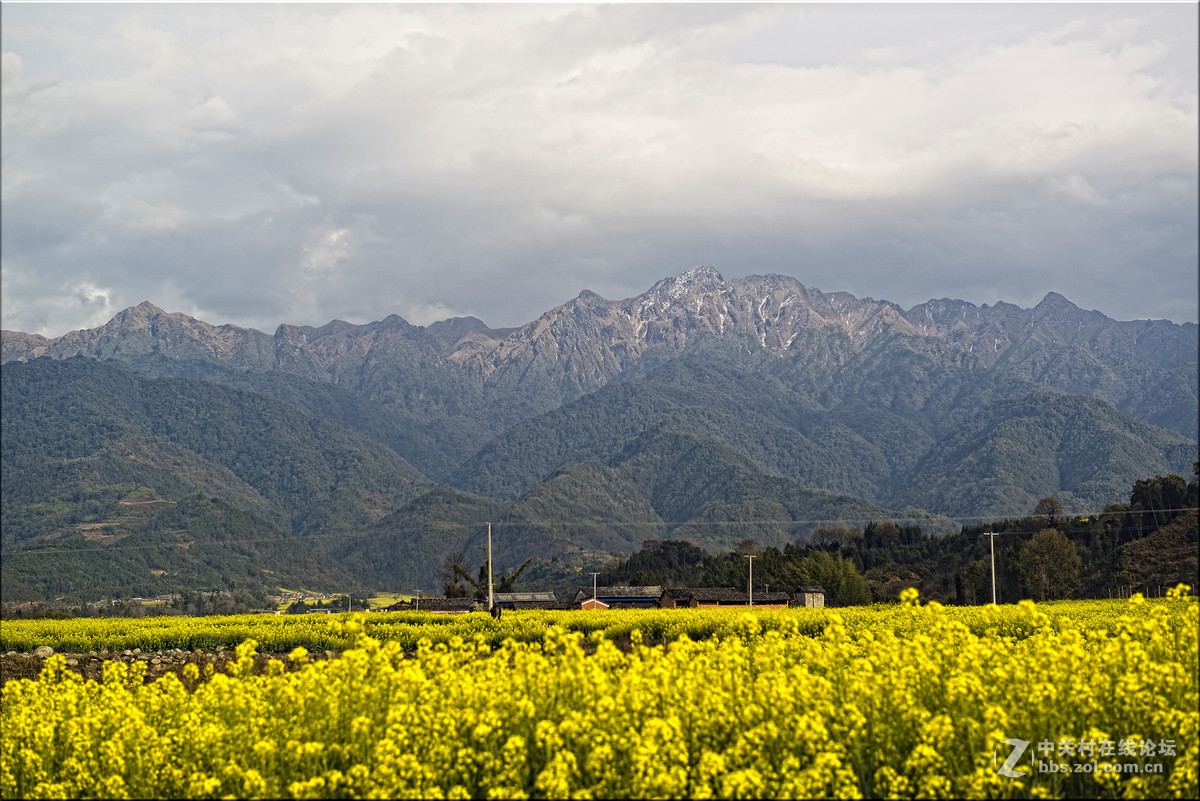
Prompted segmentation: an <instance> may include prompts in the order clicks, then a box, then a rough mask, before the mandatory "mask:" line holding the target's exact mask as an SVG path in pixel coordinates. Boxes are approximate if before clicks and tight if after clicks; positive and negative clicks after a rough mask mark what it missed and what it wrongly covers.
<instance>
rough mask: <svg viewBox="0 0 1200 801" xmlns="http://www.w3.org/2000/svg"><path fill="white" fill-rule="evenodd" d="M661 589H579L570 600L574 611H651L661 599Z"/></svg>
mask: <svg viewBox="0 0 1200 801" xmlns="http://www.w3.org/2000/svg"><path fill="white" fill-rule="evenodd" d="M662 594H663V588H662V587H658V586H655V587H596V593H595V597H592V588H591V587H580V589H579V592H577V593H575V598H574V599H572V602H571V605H572V608H576V609H653V608H654V607H656V606H658V605H659V600H660V599H661V598H662Z"/></svg>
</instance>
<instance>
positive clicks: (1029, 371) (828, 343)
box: [0, 268, 1200, 599]
mask: <svg viewBox="0 0 1200 801" xmlns="http://www.w3.org/2000/svg"><path fill="white" fill-rule="evenodd" d="M0 345H2V352H3V360H4V367H3V425H4V438H3V493H4V495H3V512H2V514H3V524H4V526H3V541H2V542H3V548H4V553H5V560H4V568H3V569H4V570H5V577H6V581H5V588H4V593H5V598H6V599H8V598H9V597H10V595H11V592H10V584H9V581H8V580H7V579H8V578H9V577H10V567H9V565H10V563H11V564H17V562H15V561H12V560H10V558H9V557H10V555H12V554H16V553H20V552H29V553H28V554H27V555H26V556H24V557H22V559H23V560H25V561H23V562H21V563H20V564H22V565H25V564H28V563H31V560H33V559H34V557H33V555H32V554H33V553H34V552H41V551H53V550H56V549H58V550H62V549H74V550H77V551H79V552H80V553H82V554H84V556H85V557H87V554H99V553H108V554H110V555H112V554H119V553H122V552H121V551H118V550H116V549H117V548H118V547H124V548H127V549H128V550H127V551H126V553H133V552H134V550H135V548H144V549H148V550H144V551H143V552H142V553H143V554H145V553H149V552H150V551H151V550H153V549H158V550H157V551H154V552H155V553H158V552H160V551H162V549H163V548H165V547H167V545H168V542H167V540H166V539H164V538H163V537H164V535H162V531H166V530H174V529H171V525H173V524H168V523H167V522H161V525H160V523H159V522H156V521H158V520H159V517H160V516H162V515H165V514H166V513H167V509H168V507H177V506H180V505H183V504H187V503H197V504H199V503H202V502H208V501H211V499H217V501H219V502H220V503H221V504H223V505H224V506H223V507H222V508H227V509H228V510H230V511H229V512H228V513H227V514H226V515H225V517H224V518H223V519H226V520H233V519H234V513H235V512H236V513H237V514H243V513H244V514H245V515H248V516H250V517H247V518H240V517H239V518H237V519H238V520H239V521H241V520H243V519H245V520H250V519H252V520H253V521H254V522H253V524H252V525H251V524H249V523H246V524H245V525H243V523H240V522H239V523H238V524H237V525H238V526H241V527H242V528H245V530H247V531H249V530H250V529H253V530H254V531H256V532H257V533H256V534H254V537H255V538H256V541H260V542H263V543H268V542H269V541H273V540H272V538H274V537H278V538H283V539H282V540H280V542H284V541H286V542H289V543H291V544H292V545H291V546H289V547H294V549H295V550H294V553H295V554H296V555H297V559H298V560H300V557H301V555H302V554H305V553H309V552H310V551H303V550H302V548H307V549H311V553H313V554H317V555H319V560H323V563H324V564H325V565H326V566H327V567H328V568H329V569H330V570H333V571H341V572H339V573H338V574H337V575H332V574H331V575H329V576H328V577H326V578H324V579H322V578H321V577H320V576H317V575H313V576H311V577H310V578H311V579H312V580H322V581H329V582H334V581H339V582H340V581H345V580H346V576H349V577H350V578H351V579H352V580H356V581H361V582H365V583H369V584H370V585H372V586H377V587H380V588H393V589H417V588H421V589H429V590H432V589H437V588H438V587H439V586H440V585H439V583H438V580H437V578H436V572H437V568H438V565H439V564H440V563H441V562H442V560H443V559H444V558H445V557H446V556H448V555H450V554H454V553H459V552H462V553H468V554H471V555H473V554H472V550H473V549H477V547H478V543H479V537H480V534H481V532H482V530H483V529H482V527H481V524H482V522H483V521H484V520H491V521H492V522H493V523H495V524H496V526H497V527H498V528H497V532H498V533H503V535H504V537H505V539H504V540H503V542H504V543H505V544H506V546H507V547H508V550H507V551H506V552H504V553H505V556H504V559H505V560H507V561H508V562H509V563H510V564H512V565H516V564H519V563H520V562H522V561H523V560H524V559H526V558H528V557H530V556H535V557H540V558H543V559H547V560H549V559H557V560H559V561H560V562H562V563H564V564H568V563H569V564H573V565H575V567H576V569H579V567H580V566H581V565H582V564H585V563H587V564H594V563H595V562H596V560H601V561H602V560H603V559H604V558H606V556H607V555H609V554H613V553H630V552H632V551H633V550H636V548H637V547H638V546H639V545H640V543H641V542H642V541H643V540H646V539H668V538H672V537H675V538H686V539H689V540H690V541H693V542H697V543H699V544H703V545H707V546H711V547H717V548H726V547H729V546H731V545H734V544H736V543H737V542H739V541H741V540H742V539H744V538H747V537H749V538H754V539H756V540H758V541H759V542H760V543H762V544H764V545H767V544H776V545H783V544H785V543H787V542H789V541H791V540H793V539H795V538H798V537H801V538H802V537H804V536H806V535H807V534H808V533H810V532H811V531H813V530H814V529H815V528H816V527H818V526H829V525H842V524H845V525H860V526H861V525H864V524H866V523H868V522H870V521H872V520H876V521H878V520H881V519H889V520H897V521H901V522H903V523H905V524H909V525H912V524H915V525H921V526H922V527H923V528H924V529H925V530H926V531H943V532H947V531H952V530H955V529H956V528H957V526H956V523H955V522H954V521H958V522H963V521H966V522H970V521H973V520H977V519H993V518H1000V517H1007V516H1019V515H1023V514H1027V513H1028V512H1029V511H1030V510H1032V508H1033V506H1034V505H1035V504H1036V503H1037V501H1038V499H1039V498H1042V497H1045V496H1048V495H1054V496H1056V497H1057V498H1058V499H1059V500H1060V501H1062V503H1063V505H1064V507H1065V510H1066V512H1067V513H1085V512H1090V511H1098V510H1100V509H1102V508H1103V507H1104V505H1106V504H1109V503H1116V502H1121V501H1123V500H1125V499H1126V497H1127V493H1128V491H1129V490H1128V488H1129V487H1130V486H1131V485H1133V483H1134V482H1135V481H1137V480H1139V479H1143V478H1146V477H1148V476H1154V475H1161V474H1166V473H1180V474H1184V475H1187V474H1189V471H1190V469H1191V464H1192V462H1193V461H1194V460H1195V459H1196V455H1197V451H1196V437H1197V426H1198V411H1197V409H1198V402H1197V398H1198V395H1200V392H1198V386H1197V348H1198V332H1197V326H1196V325H1195V324H1190V323H1189V324H1185V325H1176V324H1173V323H1170V322H1167V321H1161V320H1156V321H1136V322H1118V321H1114V320H1110V319H1108V318H1106V317H1105V316H1104V315H1102V314H1100V313H1098V312H1088V311H1083V310H1081V309H1079V308H1077V307H1075V306H1074V305H1072V304H1071V303H1070V302H1069V301H1067V300H1066V299H1065V298H1063V297H1061V296H1059V295H1055V294H1051V295H1048V296H1047V297H1046V299H1045V300H1044V301H1043V302H1042V303H1040V304H1039V305H1038V306H1037V307H1035V308H1033V309H1020V308H1018V307H1016V306H1012V305H1009V304H1004V303H999V304H996V305H994V306H982V307H977V306H974V305H972V304H969V303H966V302H963V301H951V300H938V301H930V302H928V303H925V304H922V305H920V306H917V307H915V308H913V309H909V310H907V311H905V310H903V309H901V308H900V307H898V306H896V305H895V304H891V303H887V302H882V301H875V300H871V299H869V298H868V299H860V298H855V297H853V296H850V295H848V294H845V293H834V294H827V293H823V292H820V291H818V290H815V289H811V288H807V287H805V286H803V285H801V284H799V283H798V282H796V281H795V280H793V279H791V278H786V277H782V276H751V277H747V278H743V279H737V280H729V281H726V280H724V279H723V278H722V276H721V275H720V274H719V273H717V272H716V271H715V270H713V269H711V268H697V269H695V270H691V271H689V272H687V273H685V274H683V275H681V276H678V277H676V278H670V279H665V280H663V281H660V282H659V283H657V284H655V285H654V286H653V287H652V288H651V289H650V290H648V291H647V292H646V293H645V294H643V295H640V296H638V297H635V298H630V299H626V300H615V301H610V300H606V299H604V298H601V297H600V296H598V295H596V294H595V293H592V292H583V293H582V294H581V295H580V296H579V297H578V298H576V299H574V300H572V301H570V302H568V303H566V304H564V305H562V306H560V307H557V308H555V309H551V310H550V311H547V312H546V313H545V314H544V315H542V316H541V317H540V318H538V319H537V320H535V321H533V322H530V323H528V324H526V325H524V326H521V327H518V328H512V329H492V328H488V327H487V326H486V325H485V324H484V323H483V322H481V321H479V320H475V319H473V318H462V319H455V320H448V321H443V322H440V323H435V324H433V325H430V326H424V327H422V326H412V325H409V324H408V323H407V322H405V321H404V320H402V319H400V318H399V317H396V316H392V317H388V318H387V319H385V320H382V321H379V322H375V323H369V324H366V325H351V324H349V323H345V322H341V321H334V322H331V323H329V324H328V325H325V326H322V327H320V328H311V327H302V326H291V325H281V326H280V327H279V328H278V330H277V331H276V332H275V333H274V335H270V334H266V333H263V332H260V331H255V330H252V329H244V328H238V327H235V326H229V325H225V326H213V325H210V324H208V323H205V322H201V321H199V320H195V319H192V318H189V317H187V316H186V315H182V314H168V313H166V312H163V311H161V310H159V309H157V308H156V307H154V306H153V305H151V304H149V303H143V304H142V305H140V306H137V307H134V308H130V309H127V310H125V311H124V312H121V313H120V314H118V315H117V316H116V317H114V318H113V320H112V321H110V322H109V323H108V324H106V325H105V326H102V327H100V328H97V329H92V330H87V331H75V332H72V333H70V334H67V335H65V336H62V337H59V338H57V339H47V338H44V337H41V336H37V335H32V334H23V333H19V332H8V331H6V332H4V333H3V338H2V340H0ZM210 517H211V515H210ZM951 518H953V520H951ZM197 519H198V518H197ZM229 525H233V524H232V523H230V524H229ZM247 526H248V528H247ZM156 527H157V528H156ZM177 528H178V527H177ZM184 528H186V527H184ZM239 530H241V529H239ZM151 531H154V532H158V533H156V534H153V536H154V537H158V539H147V540H145V543H144V544H138V542H139V541H138V540H137V539H136V538H137V537H150V536H151V534H150V532H151ZM265 531H270V532H272V533H271V534H270V535H268V534H265V533H263V532H265ZM249 536H250V535H249V534H246V535H244V536H241V535H239V537H240V538H241V539H243V540H244V539H246V538H248V537H249ZM218 539H219V538H218ZM234 539H238V538H234ZM222 541H223V540H222ZM122 543H124V545H122ZM176 545H177V544H176ZM213 547H225V546H219V545H214V546H213ZM230 547H231V546H230ZM269 550H270V549H269V548H267V547H266V546H265V545H264V548H263V552H261V553H258V552H256V553H253V554H244V553H243V554H240V556H238V558H244V559H245V560H246V562H245V564H242V563H239V564H242V567H241V568H239V569H240V571H241V572H240V574H239V575H243V574H244V575H246V576H250V575H251V574H252V573H254V570H257V571H258V573H257V574H255V575H256V578H255V580H266V579H264V577H270V576H272V575H274V574H275V573H278V570H277V568H280V567H282V566H283V565H282V564H280V563H277V562H271V564H267V562H270V560H271V559H273V558H274V557H272V556H270V554H269V553H267V551H269ZM286 552H287V548H283V549H282V550H281V551H280V552H279V553H281V554H284V553H286ZM213 558H214V559H216V557H213ZM230 558H233V557H232V556H231V557H230ZM281 558H282V557H281ZM218 561H219V560H218ZM285 561H286V559H285ZM52 562H53V559H52V558H51V557H48V556H47V557H44V558H42V559H41V561H40V562H32V563H33V564H44V565H50V564H51V563H52ZM139 564H140V563H139ZM147 564H148V563H147ZM164 564H165V563H164ZM247 565H249V567H247ZM226 567H228V570H225V571H224V573H222V572H221V571H218V572H217V577H218V578H219V577H220V576H221V575H228V574H229V573H231V572H236V571H235V570H234V568H233V567H232V563H230V564H229V565H226ZM22 569H23V570H25V571H26V572H25V573H22V578H21V579H20V581H19V582H17V581H14V582H13V584H12V586H19V587H31V588H37V587H42V588H43V589H45V588H47V587H49V586H50V584H49V583H46V582H43V583H42V584H38V581H39V578H38V576H39V571H43V572H44V571H50V572H51V573H53V572H54V570H53V569H52V568H49V567H45V568H36V567H35V568H24V567H23V568H22ZM113 569H114V570H115V568H113ZM122 569H124V568H122ZM129 570H130V571H132V572H131V575H132V574H136V573H137V572H138V571H140V570H142V567H141V566H138V567H130V568H129ZM145 570H146V571H151V570H152V571H163V572H154V573H152V575H154V576H156V577H157V578H156V579H155V580H156V581H158V580H159V579H161V577H162V576H164V575H176V576H183V577H186V575H187V574H188V573H189V571H192V572H194V570H193V568H191V567H182V566H177V567H176V568H174V569H171V568H168V567H146V568H145ZM265 571H273V572H265ZM531 574H532V573H531ZM72 575H75V576H76V578H75V579H74V581H75V582H76V584H75V585H73V586H79V582H84V583H88V580H87V575H88V573H87V571H77V572H76V573H75V574H72ZM96 575H97V576H98V575H102V572H101V573H100V574H96ZM60 578H61V577H60ZM209 579H211V576H210V577H209V578H206V579H205V580H206V581H207V580H209ZM54 580H55V581H58V580H59V579H58V578H56V579H54ZM179 580H180V581H183V580H184V579H183V578H180V579H179ZM122 582H124V579H122ZM99 583H102V581H101V579H100V578H95V580H93V581H91V583H90V584H89V586H91V587H93V588H95V587H97V586H98V585H99ZM54 586H56V587H60V586H63V585H62V584H61V583H60V584H55V585H54ZM122 586H126V585H125V584H122ZM39 591H40V590H39ZM30 592H31V593H33V592H35V590H32V589H31V590H30Z"/></svg>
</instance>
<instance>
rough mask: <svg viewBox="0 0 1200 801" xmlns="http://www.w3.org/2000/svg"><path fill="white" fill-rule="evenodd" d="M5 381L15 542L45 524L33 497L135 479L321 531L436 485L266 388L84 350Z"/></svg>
mask: <svg viewBox="0 0 1200 801" xmlns="http://www.w3.org/2000/svg"><path fill="white" fill-rule="evenodd" d="M2 378H3V409H2V414H3V427H4V433H5V436H4V440H3V449H2V454H3V466H4V473H3V486H4V498H5V502H4V515H5V521H6V524H7V523H16V524H17V525H14V526H11V527H10V526H9V525H6V526H5V534H4V536H5V542H6V543H7V542H19V541H21V540H23V539H27V538H28V537H29V536H30V535H31V534H32V533H33V532H32V530H30V529H23V528H22V526H21V525H20V523H21V522H22V521H23V520H32V519H33V515H32V512H30V511H29V507H31V506H33V505H36V504H39V503H48V502H64V503H67V504H68V505H69V506H71V505H74V506H76V507H78V506H79V505H80V504H81V503H83V494H84V493H86V492H87V491H89V489H92V488H95V487H103V486H105V485H109V484H118V483H122V482H125V481H137V482H139V483H143V484H145V485H147V486H150V487H152V488H154V489H156V490H158V491H159V492H162V493H163V494H164V497H167V498H168V499H172V500H174V499H177V498H178V497H180V496H181V495H183V494H189V493H193V492H202V493H205V494H207V495H219V496H220V497H222V498H224V499H226V500H227V501H228V502H230V503H232V504H237V505H240V506H243V508H246V509H251V510H256V511H258V512H259V513H260V514H263V515H264V516H266V517H267V518H268V519H270V520H273V521H275V522H276V523H277V524H279V525H280V526H282V527H283V528H284V530H287V531H292V532H294V533H297V534H300V535H306V536H313V537H320V536H328V535H330V534H332V533H337V532H345V531H349V530H352V529H356V528H362V527H365V526H367V525H370V524H371V523H373V522H374V521H376V520H378V519H379V518H381V517H382V516H383V515H385V514H386V513H388V512H389V511H391V510H392V509H394V508H397V507H398V506H400V505H402V504H403V503H404V502H405V501H407V500H409V499H410V498H412V497H414V496H415V495H417V494H419V493H420V492H423V491H424V490H425V489H426V488H427V487H428V486H429V484H428V482H427V481H426V480H425V479H424V478H423V477H422V476H421V475H420V474H419V473H418V472H417V471H416V470H414V469H413V468H412V467H411V466H409V465H407V464H406V463H405V462H404V461H403V460H402V459H400V458H399V457H398V456H397V455H396V454H395V453H394V452H393V451H391V450H389V449H388V448H386V447H384V446H382V445H380V444H378V443H376V442H373V441H371V440H369V439H367V438H366V437H364V436H362V435H361V434H358V433H356V432H354V431H351V430H349V429H347V428H345V427H343V426H340V425H337V424H335V423H333V422H330V421H328V420H324V419H321V418H317V417H314V416H312V415H309V414H306V413H304V412H302V411H300V410H299V409H297V408H295V407H293V406H290V405H288V404H284V403H280V402H279V401H276V400H273V399H271V398H267V397H265V396H262V395H256V394H251V393H248V392H242V391H239V390H234V389H230V388H226V387H221V386H217V385H215V384H209V383H204V382H197V381H188V380H182V379H151V378H146V377H143V376H139V375H136V374H134V373H131V372H130V371H129V370H127V369H126V368H123V367H119V366H117V365H114V364H105V363H100V362H96V361H94V360H90V359H83V358H74V359H68V360H65V361H54V360H50V359H37V360H34V361H33V362H29V363H24V364H22V363H13V364H8V365H5V367H4V370H3V376H2ZM139 453H141V454H142V457H141V458H140V459H139V457H138V454H139ZM187 454H191V455H192V456H191V457H189V456H187ZM193 457H194V458H193ZM79 460H83V461H82V462H80V461H79ZM139 465H141V467H139ZM47 482H49V483H47ZM14 529H15V530H14Z"/></svg>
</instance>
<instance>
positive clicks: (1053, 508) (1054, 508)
mask: <svg viewBox="0 0 1200 801" xmlns="http://www.w3.org/2000/svg"><path fill="white" fill-rule="evenodd" d="M1033 513H1034V514H1035V515H1037V516H1038V517H1044V518H1046V526H1047V527H1048V528H1054V527H1055V526H1057V525H1058V524H1059V523H1060V522H1062V516H1063V505H1062V504H1061V503H1059V501H1058V498H1055V497H1054V496H1053V495H1048V496H1046V497H1045V498H1042V499H1041V500H1040V501H1038V502H1037V506H1035V507H1033Z"/></svg>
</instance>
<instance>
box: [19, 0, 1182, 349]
mask: <svg viewBox="0 0 1200 801" xmlns="http://www.w3.org/2000/svg"><path fill="white" fill-rule="evenodd" d="M0 13H2V15H3V18H2V26H0V29H2V34H0V37H2V42H0V44H2V47H0V49H2V51H3V95H2V102H3V107H2V114H0V125H2V129H0V134H2V136H0V142H2V152H3V169H2V173H0V174H2V182H3V185H2V192H3V194H2V197H0V200H2V205H0V212H2V221H0V222H2V226H0V232H2V234H0V236H2V239H0V246H2V247H0V255H2V259H3V263H2V280H3V287H2V289H3V295H2V310H3V327H4V328H6V329H15V330H21V331H28V332H36V333H41V334H44V335H47V336H58V335H60V334H63V333H65V332H67V331H69V330H72V329H76V328H84V327H92V326H96V325H99V324H102V323H103V322H105V321H106V320H108V319H109V318H110V317H111V316H112V315H113V314H115V313H116V312H118V311H120V310H121V309H123V308H125V307H127V306H131V305H135V304H137V303H140V302H141V301H143V300H149V301H151V302H152V303H154V304H156V305H158V306H160V307H162V308H164V309H166V310H168V311H182V312H185V313H188V314H191V315H193V316H196V317H199V318H201V319H204V320H206V321H208V322H211V323H215V324H220V323H234V324H237V325H243V326H252V327H255V328H259V329H261V330H264V331H267V332H272V331H274V329H275V327H276V325H278V324H279V323H281V322H289V323H296V324H305V325H320V324H323V323H325V322H328V321H329V320H331V319H334V318H339V319H343V320H348V321H351V322H355V323H364V322H369V321H371V320H377V319H381V318H382V317H385V316H386V315H388V314H399V315H401V316H402V317H404V318H405V319H407V320H409V321H410V322H413V323H416V324H427V323H430V322H433V321H434V320H438V319H444V318H446V317H452V316H461V315H474V316H477V317H479V318H481V319H482V320H484V321H485V322H486V323H488V324H489V325H492V326H495V327H500V326H511V325H519V324H521V323H524V322H528V321H529V320H532V319H534V318H536V317H537V316H538V315H539V314H541V313H542V312H543V311H545V310H547V309H549V308H551V307H553V306H556V305H558V304H560V303H563V302H566V301H567V300H570V299H571V298H573V297H575V296H576V295H578V294H579V292H580V291H581V290H583V289H591V290H593V291H595V292H598V293H600V294H601V295H603V296H604V297H607V298H613V299H617V298H626V297H631V296H634V295H638V294H640V293H642V292H644V291H645V290H646V289H648V288H649V287H650V286H651V284H653V283H654V282H655V281H657V280H658V279H660V278H664V277H666V276H670V275H677V274H679V273H682V272H684V271H685V270H687V269H689V268H691V267H693V266H695V265H698V264H709V265H712V266H714V267H716V268H717V269H718V270H720V271H721V272H722V274H723V275H724V276H725V277H726V278H727V279H728V278H735V277H739V276H743V275H749V274H764V273H783V274H787V275H792V276H795V277H796V278H797V279H799V280H800V281H801V282H802V283H804V284H806V285H808V286H812V287H816V288H819V289H822V290H825V291H836V290H845V291H849V292H851V293H853V294H855V295H858V296H860V297H866V296H869V297H874V298H877V299H887V300H891V301H894V302H896V303H899V304H901V305H902V306H904V307H906V308H907V307H910V306H912V305H915V304H917V303H921V302H923V301H925V300H928V299H930V298H940V297H954V298H962V299H965V300H968V301H971V302H973V303H976V304H983V303H994V302H996V301H998V300H1004V301H1008V302H1012V303H1017V304H1019V305H1021V306H1032V305H1035V304H1036V303H1037V302H1038V301H1039V300H1040V299H1041V297H1042V296H1043V295H1044V294H1045V293H1046V292H1048V291H1051V290H1053V291H1057V292H1061V293H1062V294H1064V295H1066V296H1067V297H1068V298H1070V299H1071V300H1073V301H1074V302H1075V303H1077V304H1078V305H1080V306H1082V307H1084V308H1094V309H1099V310H1100V311H1102V312H1104V313H1105V314H1107V315H1109V316H1111V317H1114V318H1117V319H1126V320H1128V319H1141V318H1167V319H1171V320H1175V321H1176V322H1185V321H1195V320H1196V319H1197V303H1198V302H1197V294H1198V292H1200V288H1198V286H1197V283H1198V279H1197V258H1198V256H1197V237H1198V233H1197V194H1198V186H1197V140H1198V129H1197V67H1198V63H1200V62H1198V57H1197V4H1195V3H1193V2H1186V3H1167V4H1130V5H1117V4H1066V5H1045V4H1036V3H1035V4H1010V5H979V4H938V5H920V6H916V5H903V4H889V5H841V4H813V5H809V4H777V5H754V4H730V5H712V4H695V5H691V4H666V5H637V4H615V5H602V6H588V5H567V6H558V5H545V4H537V5H493V4H470V5H462V6H452V5H442V4H433V5H412V4H403V5H383V4H371V5H328V6H322V5H307V4H304V5H300V4H285V5H279V6H259V5H238V4H232V5H230V4H213V5H175V4H170V5H156V4H138V5H92V4H82V5H72V4H13V3H5V4H4V5H3V8H2V12H0Z"/></svg>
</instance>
